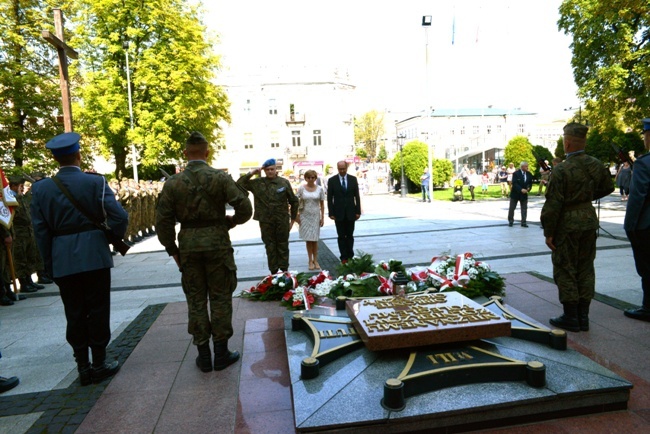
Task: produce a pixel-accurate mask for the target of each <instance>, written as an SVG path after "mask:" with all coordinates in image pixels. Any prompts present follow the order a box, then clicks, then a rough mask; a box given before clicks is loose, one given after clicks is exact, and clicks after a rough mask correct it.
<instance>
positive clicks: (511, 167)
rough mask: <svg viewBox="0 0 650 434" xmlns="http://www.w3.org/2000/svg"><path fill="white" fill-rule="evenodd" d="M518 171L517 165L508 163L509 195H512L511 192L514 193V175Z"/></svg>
mask: <svg viewBox="0 0 650 434" xmlns="http://www.w3.org/2000/svg"><path fill="white" fill-rule="evenodd" d="M516 171H517V169H516V168H515V163H508V168H507V169H506V173H507V174H508V178H507V181H508V195H510V192H511V191H512V175H513V174H514V173H515V172H516Z"/></svg>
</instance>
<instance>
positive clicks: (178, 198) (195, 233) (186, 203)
mask: <svg viewBox="0 0 650 434" xmlns="http://www.w3.org/2000/svg"><path fill="white" fill-rule="evenodd" d="M185 172H191V173H192V174H193V176H194V179H195V180H196V183H197V185H195V184H194V183H193V182H192V181H191V180H190V178H189V176H188V174H186V173H185ZM185 172H181V173H178V174H176V175H173V176H171V177H170V178H169V179H168V180H167V181H166V182H165V184H164V186H163V189H162V192H161V193H160V196H159V197H158V205H157V208H156V232H157V233H158V239H159V240H160V243H161V244H162V245H163V246H164V247H165V250H167V253H169V255H174V254H176V253H179V252H180V254H181V255H183V254H185V253H189V252H206V251H218V250H230V249H231V244H230V236H229V235H228V229H229V228H228V225H227V222H226V219H225V216H226V204H230V205H231V206H232V207H233V208H234V209H235V215H234V216H233V222H234V223H236V224H242V223H245V222H247V221H248V220H249V219H250V218H251V214H252V213H253V209H252V206H251V203H250V200H248V193H247V192H246V190H244V189H243V188H241V187H240V186H239V185H237V183H236V182H235V181H233V179H232V178H231V177H230V175H228V174H226V173H225V172H223V171H221V170H217V169H214V168H212V167H210V166H208V165H207V163H205V162H204V161H190V162H189V163H188V165H187V167H186V169H185ZM199 188H202V189H203V191H204V192H205V194H202V193H201V192H200V191H199ZM206 195H207V197H209V198H210V199H211V201H209V202H208V200H206ZM177 221H178V222H180V223H181V230H180V232H179V234H178V244H179V246H178V247H177V246H176V231H175V225H176V222H177Z"/></svg>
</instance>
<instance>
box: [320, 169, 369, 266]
mask: <svg viewBox="0 0 650 434" xmlns="http://www.w3.org/2000/svg"><path fill="white" fill-rule="evenodd" d="M336 168H337V170H338V175H337V176H332V177H331V178H330V179H329V181H328V182H327V214H328V215H329V217H330V218H331V219H332V220H334V224H335V225H336V234H337V235H338V245H339V253H340V259H341V262H342V263H346V262H347V261H348V259H350V258H352V257H353V256H354V224H355V222H356V221H357V220H359V217H361V197H360V196H359V184H358V183H357V178H355V177H354V176H352V175H348V164H347V163H346V162H345V161H339V162H338V163H336Z"/></svg>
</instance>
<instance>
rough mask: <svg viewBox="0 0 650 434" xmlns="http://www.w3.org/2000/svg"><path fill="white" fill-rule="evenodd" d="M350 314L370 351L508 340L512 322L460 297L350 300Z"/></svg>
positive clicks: (439, 295) (448, 294) (436, 295)
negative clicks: (504, 337)
mask: <svg viewBox="0 0 650 434" xmlns="http://www.w3.org/2000/svg"><path fill="white" fill-rule="evenodd" d="M346 310H347V313H348V315H349V317H350V319H351V320H352V322H353V323H354V326H355V329H356V330H357V333H358V334H359V336H361V340H362V341H363V342H364V343H365V345H366V347H367V348H368V349H369V350H371V351H380V350H389V349H394V348H409V347H420V346H424V345H434V344H444V343H450V342H464V341H473V340H477V339H484V338H492V337H497V336H510V321H509V320H507V319H505V318H502V317H500V316H498V315H495V314H494V313H493V312H491V311H490V310H489V309H486V308H485V307H483V306H481V305H480V304H478V303H476V302H474V301H472V300H471V299H469V298H467V297H465V296H463V295H461V294H459V293H458V292H440V293H432V294H418V295H407V296H404V297H381V298H371V299H363V300H348V301H347V302H346Z"/></svg>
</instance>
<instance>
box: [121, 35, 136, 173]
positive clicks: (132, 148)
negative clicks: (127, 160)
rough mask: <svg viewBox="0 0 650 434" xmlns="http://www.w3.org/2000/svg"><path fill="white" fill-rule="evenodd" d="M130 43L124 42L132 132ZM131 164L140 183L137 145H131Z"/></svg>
mask: <svg viewBox="0 0 650 434" xmlns="http://www.w3.org/2000/svg"><path fill="white" fill-rule="evenodd" d="M129 45H130V44H129V43H128V42H124V44H123V45H122V47H123V48H124V54H125V55H126V87H127V94H128V96H129V118H130V120H131V131H133V102H132V101H131V71H130V69H129ZM131 163H132V164H133V180H134V181H135V182H136V183H137V182H138V162H137V160H136V155H135V145H134V144H133V143H131Z"/></svg>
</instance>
